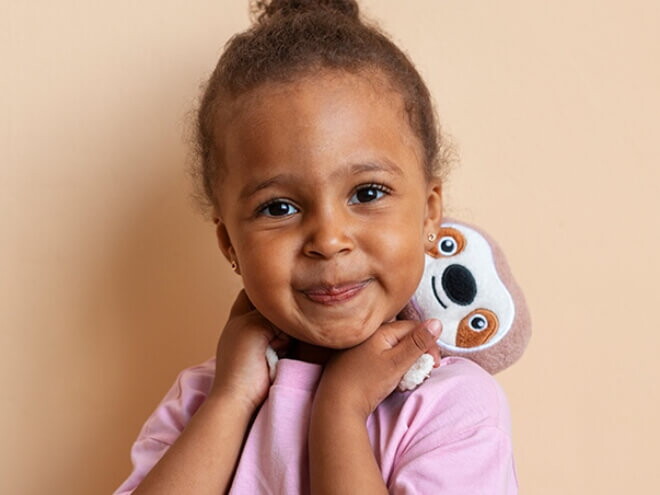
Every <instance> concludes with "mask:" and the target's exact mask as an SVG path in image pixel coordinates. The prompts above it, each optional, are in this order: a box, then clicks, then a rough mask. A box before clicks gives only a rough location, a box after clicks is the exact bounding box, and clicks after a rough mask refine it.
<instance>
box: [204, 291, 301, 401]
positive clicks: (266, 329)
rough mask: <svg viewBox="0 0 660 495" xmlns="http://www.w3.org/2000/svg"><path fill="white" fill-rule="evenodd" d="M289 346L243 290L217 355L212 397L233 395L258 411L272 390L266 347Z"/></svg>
mask: <svg viewBox="0 0 660 495" xmlns="http://www.w3.org/2000/svg"><path fill="white" fill-rule="evenodd" d="M288 344H289V336H288V335H286V334H284V333H282V332H281V331H280V330H278V329H277V328H275V327H274V326H273V325H272V324H271V323H270V322H269V321H268V320H267V319H266V318H264V317H263V316H262V315H261V314H260V313H259V312H258V311H257V310H256V309H255V308H254V306H253V305H252V303H251V302H250V299H249V298H248V296H247V294H246V293H245V291H244V290H241V291H240V292H239V294H238V296H237V297H236V301H234V305H233V306H232V308H231V312H230V313H229V319H228V321H227V324H226V325H225V328H224V330H223V331H222V335H221V336H220V340H219V342H218V348H217V352H216V365H215V381H214V382H213V387H212V389H211V394H210V395H211V396H214V397H217V396H225V397H227V396H230V397H232V399H233V400H240V401H241V402H244V403H245V405H246V407H247V408H248V410H249V411H250V412H254V410H256V409H257V408H258V407H259V406H260V405H261V404H262V402H263V401H264V400H265V399H266V396H267V395H268V389H269V387H270V378H269V373H268V363H267V362H266V348H267V347H268V346H269V345H270V346H271V347H272V348H273V349H274V350H275V351H276V352H278V351H282V350H284V349H285V348H286V347H287V345H288Z"/></svg>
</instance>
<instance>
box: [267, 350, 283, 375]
mask: <svg viewBox="0 0 660 495" xmlns="http://www.w3.org/2000/svg"><path fill="white" fill-rule="evenodd" d="M279 360H280V358H279V357H278V356H277V353H276V352H275V349H273V348H272V347H271V346H268V347H267V348H266V362H267V363H268V371H269V374H270V381H271V382H272V381H273V380H275V374H276V373H277V363H278V362H279Z"/></svg>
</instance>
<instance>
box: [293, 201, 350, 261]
mask: <svg viewBox="0 0 660 495" xmlns="http://www.w3.org/2000/svg"><path fill="white" fill-rule="evenodd" d="M308 222H309V229H308V235H307V239H306V240H305V246H304V252H305V254H306V255H307V256H310V257H315V258H326V259H329V258H332V257H333V256H337V255H339V254H347V253H350V252H351V251H353V249H354V248H355V244H354V242H353V238H352V236H351V235H350V221H349V220H348V219H347V218H345V216H344V215H342V214H341V212H338V211H329V212H326V213H324V214H321V215H315V216H313V217H312V218H309V219H308Z"/></svg>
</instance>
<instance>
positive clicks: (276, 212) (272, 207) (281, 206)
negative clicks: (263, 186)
mask: <svg viewBox="0 0 660 495" xmlns="http://www.w3.org/2000/svg"><path fill="white" fill-rule="evenodd" d="M297 212H298V208H296V207H295V206H293V205H292V204H291V203H287V202H285V201H280V200H276V201H271V202H270V203H268V204H266V205H265V206H263V207H261V208H260V209H259V211H258V213H259V214H261V215H265V216H267V217H286V216H287V215H293V214H294V213H297Z"/></svg>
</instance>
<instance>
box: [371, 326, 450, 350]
mask: <svg viewBox="0 0 660 495" xmlns="http://www.w3.org/2000/svg"><path fill="white" fill-rule="evenodd" d="M432 322H437V324H438V325H439V326H436V323H432ZM420 325H426V326H429V325H431V326H432V327H433V330H432V331H431V333H432V334H433V335H434V336H435V338H436V339H437V338H438V337H439V336H440V333H442V323H441V322H440V320H436V319H432V320H427V321H425V322H423V323H420V322H418V321H411V320H398V321H395V322H392V323H388V324H387V325H383V326H382V327H381V330H380V335H381V338H382V339H383V340H384V341H385V342H386V343H387V344H388V345H389V347H395V346H396V345H398V344H399V342H401V341H402V340H403V339H404V338H406V336H407V335H408V334H410V332H412V331H413V330H414V329H415V328H416V327H419V326H420ZM434 332H435V333H434Z"/></svg>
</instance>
